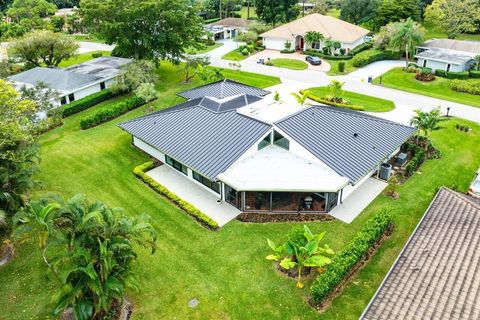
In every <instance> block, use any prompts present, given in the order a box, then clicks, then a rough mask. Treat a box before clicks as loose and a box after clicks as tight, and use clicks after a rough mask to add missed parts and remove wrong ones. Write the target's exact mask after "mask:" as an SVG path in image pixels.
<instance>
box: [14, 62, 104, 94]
mask: <svg viewBox="0 0 480 320" xmlns="http://www.w3.org/2000/svg"><path fill="white" fill-rule="evenodd" d="M8 79H9V80H10V81H15V82H21V83H25V84H30V85H36V84H38V83H39V82H43V83H44V84H45V85H47V86H48V87H49V88H51V89H55V90H60V91H72V90H75V89H78V88H81V87H84V86H86V85H88V84H90V83H94V82H96V81H98V80H99V79H100V78H99V77H97V76H94V75H89V74H81V73H75V72H68V71H65V70H64V69H59V68H43V67H36V68H33V69H30V70H27V71H24V72H21V73H19V74H16V75H14V76H11V77H9V78H8Z"/></svg>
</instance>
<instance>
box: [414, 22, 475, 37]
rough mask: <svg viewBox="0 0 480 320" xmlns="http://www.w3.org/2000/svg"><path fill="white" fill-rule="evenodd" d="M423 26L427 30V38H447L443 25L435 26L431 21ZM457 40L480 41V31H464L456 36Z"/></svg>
mask: <svg viewBox="0 0 480 320" xmlns="http://www.w3.org/2000/svg"><path fill="white" fill-rule="evenodd" d="M423 27H424V28H425V30H426V33H425V39H433V38H437V39H440V38H447V33H446V32H445V31H443V30H442V28H441V27H437V26H434V25H432V24H429V23H424V24H423ZM456 39H457V40H474V41H480V33H476V34H470V33H462V34H459V35H458V36H457V37H456Z"/></svg>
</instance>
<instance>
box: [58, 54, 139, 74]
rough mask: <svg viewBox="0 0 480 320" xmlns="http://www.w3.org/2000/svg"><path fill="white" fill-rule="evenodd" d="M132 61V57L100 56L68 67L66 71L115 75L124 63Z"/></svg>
mask: <svg viewBox="0 0 480 320" xmlns="http://www.w3.org/2000/svg"><path fill="white" fill-rule="evenodd" d="M130 62H132V59H126V58H119V57H100V58H96V59H92V60H89V61H86V62H83V63H80V64H76V65H73V66H71V67H68V68H66V69H65V70H66V71H71V72H75V73H81V74H87V75H93V76H95V77H99V78H113V77H115V76H116V75H117V74H118V72H119V71H120V68H121V67H122V66H123V65H126V64H128V63H130Z"/></svg>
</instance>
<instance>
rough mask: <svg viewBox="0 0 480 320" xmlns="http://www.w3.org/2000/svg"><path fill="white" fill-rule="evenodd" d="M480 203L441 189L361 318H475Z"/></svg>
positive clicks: (479, 307)
mask: <svg viewBox="0 0 480 320" xmlns="http://www.w3.org/2000/svg"><path fill="white" fill-rule="evenodd" d="M479 230H480V204H479V203H478V202H477V201H474V200H473V199H472V198H470V197H469V196H466V195H464V194H460V193H457V192H454V191H452V190H449V189H447V188H441V189H440V191H439V192H438V193H437V195H436V197H435V199H434V200H433V201H432V203H431V204H430V207H429V209H428V210H427V211H426V212H425V214H424V216H423V218H422V220H421V221H420V222H419V224H418V225H417V228H416V229H415V231H414V232H413V234H412V235H411V237H410V239H409V240H408V242H407V244H406V245H405V247H404V248H403V250H402V252H401V253H400V255H399V256H398V258H397V260H396V261H395V263H394V265H393V266H392V268H391V269H390V271H389V273H388V275H387V276H386V277H385V279H384V280H383V282H382V284H381V285H380V287H379V288H378V290H377V292H376V293H375V295H374V297H373V298H372V300H371V301H370V303H369V305H368V306H367V308H366V309H365V311H364V312H363V314H362V316H361V317H360V318H361V319H365V320H387V319H399V320H402V319H455V320H470V319H480V272H479V266H480V232H479Z"/></svg>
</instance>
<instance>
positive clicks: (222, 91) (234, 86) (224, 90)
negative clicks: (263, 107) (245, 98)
mask: <svg viewBox="0 0 480 320" xmlns="http://www.w3.org/2000/svg"><path fill="white" fill-rule="evenodd" d="M269 93H270V92H268V91H266V90H262V89H258V88H255V87H252V86H247V85H245V84H243V83H240V82H236V81H233V80H228V79H224V80H220V81H217V82H213V83H209V84H206V85H203V86H200V87H197V88H194V89H191V90H187V91H183V92H180V93H178V95H179V96H180V97H183V98H185V99H189V100H190V99H197V98H203V97H213V98H217V99H224V98H227V97H233V96H238V95H241V94H247V95H251V96H258V97H263V96H266V95H267V94H269Z"/></svg>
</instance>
